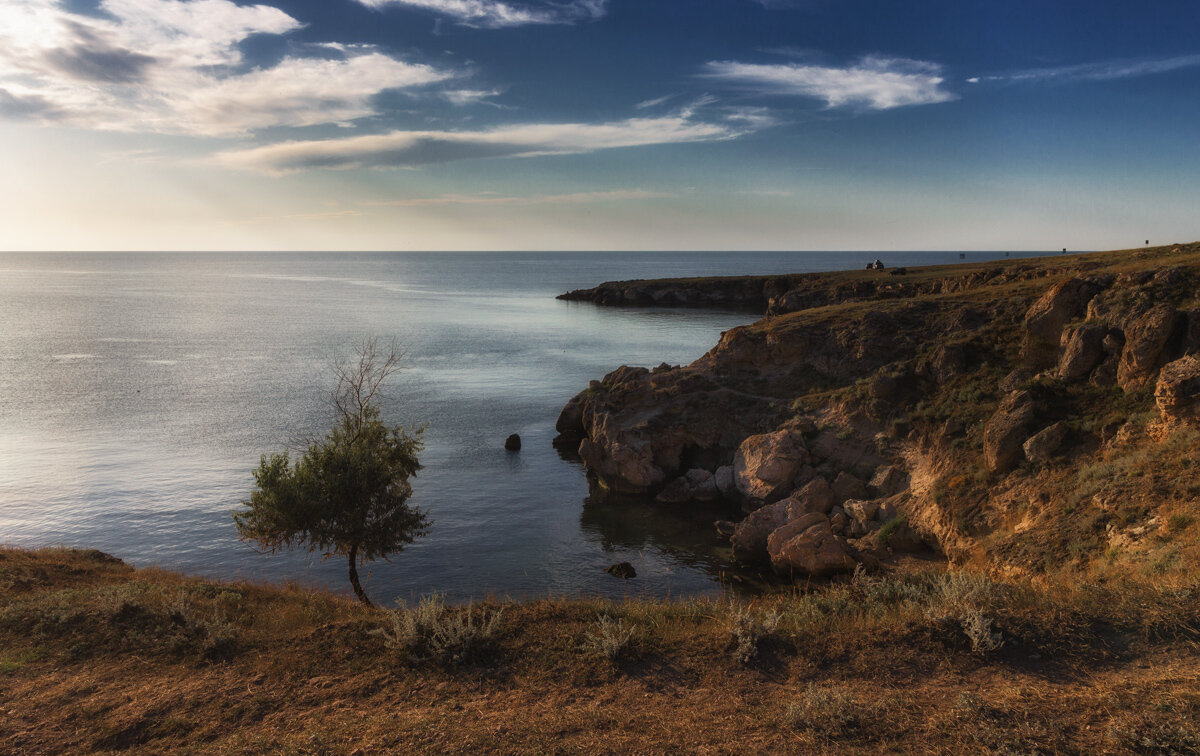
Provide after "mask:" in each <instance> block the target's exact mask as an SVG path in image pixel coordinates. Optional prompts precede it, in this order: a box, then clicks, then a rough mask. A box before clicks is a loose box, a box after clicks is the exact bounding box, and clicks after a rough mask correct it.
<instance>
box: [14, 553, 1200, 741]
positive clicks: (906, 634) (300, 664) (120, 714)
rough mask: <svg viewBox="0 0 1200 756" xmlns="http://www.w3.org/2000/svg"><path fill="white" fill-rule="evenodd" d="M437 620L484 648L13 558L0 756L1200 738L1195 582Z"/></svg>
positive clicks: (861, 583)
mask: <svg viewBox="0 0 1200 756" xmlns="http://www.w3.org/2000/svg"><path fill="white" fill-rule="evenodd" d="M436 608H437V611H436V612H434V611H433V610H432V609H429V610H428V611H427V612H426V613H427V614H428V615H429V616H428V617H426V619H430V618H432V619H431V621H432V622H434V623H435V624H439V626H445V625H446V624H447V623H454V622H458V623H460V624H464V623H473V626H474V627H476V628H477V629H478V628H480V627H482V625H483V624H488V625H490V628H491V635H490V636H489V638H490V643H489V644H486V645H485V646H483V647H481V648H483V650H482V651H481V652H478V653H472V654H470V655H467V656H465V657H455V656H454V655H453V654H451V655H438V654H415V655H412V654H408V653H402V654H398V653H395V651H394V650H391V649H389V648H388V646H389V641H388V639H387V637H386V636H387V634H388V633H391V634H393V635H395V634H396V633H397V632H399V631H398V630H397V627H398V626H397V625H396V624H394V623H395V622H396V621H397V620H396V619H395V617H397V616H398V615H394V614H389V613H386V612H372V611H369V610H366V609H363V608H362V607H360V606H358V605H357V604H355V603H353V602H351V601H348V600H343V599H340V598H337V597H334V596H330V595H328V594H324V593H319V592H309V591H303V590H299V589H296V588H271V587H265V586H258V585H250V584H244V583H237V584H220V583H211V582H206V581H200V580H193V579H188V578H184V577H181V576H178V575H174V574H172V573H167V572H161V571H155V570H139V571H134V570H132V569H130V568H128V567H126V566H124V565H122V564H120V563H116V562H112V561H107V560H104V559H102V558H101V557H98V556H97V555H95V554H88V553H86V552H70V551H62V550H52V551H40V552H28V551H18V550H0V643H2V646H0V647H2V649H3V650H2V651H0V714H2V715H3V716H0V751H4V752H12V753H93V752H115V751H124V752H134V753H142V752H144V753H160V752H178V751H183V752H206V753H208V752H210V753H228V752H249V753H277V752H284V753H352V752H355V751H356V750H359V749H361V752H363V753H370V752H413V751H416V752H471V753H480V752H485V753H525V752H548V753H573V752H583V751H586V752H595V751H601V752H642V753H647V752H649V753H666V752H777V753H823V752H830V751H831V750H836V751H838V752H862V753H884V752H905V753H912V752H921V753H979V752H988V751H989V750H990V751H991V752H1013V753H1018V752H1019V753H1032V752H1043V753H1100V752H1114V753H1121V752H1128V753H1170V752H1172V749H1174V752H1178V753H1194V752H1195V736H1194V733H1195V732H1196V730H1195V723H1196V718H1197V716H1200V653H1197V650H1196V648H1195V639H1196V637H1197V633H1198V632H1200V592H1198V591H1195V590H1193V589H1190V588H1187V587H1185V586H1174V587H1170V588H1167V587H1155V586H1153V585H1150V584H1146V583H1136V584H1134V583H1122V584H1119V585H1118V584H1110V585H1077V586H1073V587H1072V586H1055V585H1049V584H1033V583H1029V582H1023V583H1007V582H1000V581H995V580H992V579H989V578H987V577H984V576H980V575H968V574H961V573H950V574H941V575H937V574H913V575H908V576H896V577H869V576H865V575H859V576H857V577H856V578H855V579H854V580H853V581H850V582H848V583H845V584H840V585H831V586H827V587H824V588H822V589H819V590H814V591H811V592H796V593H794V594H790V595H783V596H774V597H764V598H761V599H759V600H758V601H756V602H754V603H753V604H752V605H747V604H745V603H741V602H731V601H729V600H712V601H709V600H686V601H681V602H672V603H662V602H651V601H630V602H625V603H612V602H607V601H602V600H597V599H578V600H546V601H535V602H529V603H520V604H509V605H505V606H495V605H486V606H475V607H445V606H441V605H439V606H437V607H436ZM499 610H503V614H502V619H500V620H495V621H494V622H491V621H488V622H486V623H485V619H486V618H490V617H496V616H501V615H499ZM417 611H418V612H419V611H421V610H420V608H419V607H418V609H417ZM972 616H980V617H984V618H986V619H987V622H988V632H989V633H996V634H998V637H999V638H1001V639H1002V640H1003V646H1002V647H999V648H992V649H982V650H981V649H980V648H978V647H977V646H978V644H977V643H976V642H975V639H974V638H973V637H972V635H971V633H972V631H971V629H970V627H971V626H970V621H969V620H964V618H969V617H972ZM599 617H604V618H605V620H604V627H607V628H608V630H607V635H606V636H605V637H606V638H608V640H606V641H605V642H604V644H603V647H604V648H616V646H621V648H620V649H619V651H618V652H616V653H613V654H611V655H610V654H608V653H605V652H603V649H601V653H597V646H596V643H597V641H596V638H597V637H599V636H600V635H602V634H604V633H605V632H606V631H604V630H603V629H602V628H601V623H600V620H598V618H599ZM472 618H473V619H472ZM400 622H401V624H400V625H399V627H400V628H401V629H403V628H404V627H406V625H405V624H404V622H405V621H404V620H400ZM768 625H769V626H770V627H768ZM747 627H748V628H750V630H746V628H747ZM739 628H740V629H741V631H742V632H743V633H744V634H747V637H749V636H751V635H753V636H755V638H756V641H755V648H756V649H757V652H756V653H755V654H753V655H752V656H751V658H750V659H749V660H748V663H743V659H742V658H739V657H738V655H737V654H736V653H731V651H736V646H737V633H736V632H735V631H736V630H738V629H739ZM751 631H754V632H751ZM408 637H409V636H405V638H408ZM397 642H398V641H397V639H396V638H393V639H392V642H391V645H393V646H394V647H395V646H396V645H397ZM402 645H403V646H404V648H405V649H408V648H411V646H410V645H408V641H407V640H406V641H405V643H404V644H402ZM218 649H219V651H218ZM1188 749H1192V750H1188Z"/></svg>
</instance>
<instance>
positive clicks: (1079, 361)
mask: <svg viewBox="0 0 1200 756" xmlns="http://www.w3.org/2000/svg"><path fill="white" fill-rule="evenodd" d="M1107 335H1108V328H1107V327H1105V326H1103V325H1100V324H1099V323H1085V324H1084V325H1081V326H1080V327H1078V328H1076V329H1074V330H1072V331H1071V332H1070V334H1069V335H1066V339H1065V341H1066V347H1065V348H1064V349H1063V355H1062V358H1061V359H1059V361H1058V375H1059V377H1060V378H1062V379H1063V380H1064V381H1068V382H1075V381H1078V380H1082V379H1083V378H1086V377H1087V376H1088V374H1089V373H1091V372H1092V371H1093V370H1094V369H1095V368H1096V366H1097V365H1099V364H1100V363H1101V362H1103V361H1104V337H1105V336H1107Z"/></svg>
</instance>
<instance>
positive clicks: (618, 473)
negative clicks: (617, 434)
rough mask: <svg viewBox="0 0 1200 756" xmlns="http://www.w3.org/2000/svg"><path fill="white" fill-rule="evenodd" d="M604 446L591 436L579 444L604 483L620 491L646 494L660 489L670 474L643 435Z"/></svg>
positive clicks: (611, 442)
mask: <svg viewBox="0 0 1200 756" xmlns="http://www.w3.org/2000/svg"><path fill="white" fill-rule="evenodd" d="M604 446H606V447H607V453H605V450H604V447H603V446H601V445H600V444H598V443H596V442H595V441H593V440H592V439H590V438H585V439H583V441H581V442H580V443H579V456H580V457H582V458H583V461H584V464H586V465H587V466H588V467H589V468H590V469H592V470H594V471H595V472H596V473H597V476H598V478H599V480H600V482H601V484H602V485H604V486H605V487H606V488H608V489H610V490H613V491H616V492H617V493H642V492H644V491H647V490H649V489H653V488H657V487H658V486H660V485H662V483H663V481H664V480H665V479H666V477H667V476H666V474H665V473H664V472H663V471H662V469H661V468H660V467H658V465H656V464H654V447H653V446H652V445H651V444H650V442H649V441H647V440H645V439H641V438H623V439H621V440H619V441H617V440H614V441H610V442H609V443H607V444H605V445H604Z"/></svg>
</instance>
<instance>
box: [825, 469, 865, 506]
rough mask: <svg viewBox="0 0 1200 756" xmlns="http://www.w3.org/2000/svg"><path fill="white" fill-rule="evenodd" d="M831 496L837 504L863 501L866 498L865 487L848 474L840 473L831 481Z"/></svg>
mask: <svg viewBox="0 0 1200 756" xmlns="http://www.w3.org/2000/svg"><path fill="white" fill-rule="evenodd" d="M833 496H834V498H835V499H836V500H837V501H838V502H843V501H845V500H846V499H865V498H867V487H866V486H865V485H863V482H862V481H861V480H859V479H858V478H856V477H855V476H853V475H851V474H850V473H848V472H840V473H838V476H837V478H835V479H834V481H833Z"/></svg>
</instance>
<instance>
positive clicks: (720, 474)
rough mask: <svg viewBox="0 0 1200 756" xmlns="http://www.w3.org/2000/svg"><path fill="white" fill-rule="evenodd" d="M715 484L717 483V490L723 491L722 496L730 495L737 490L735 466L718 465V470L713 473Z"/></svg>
mask: <svg viewBox="0 0 1200 756" xmlns="http://www.w3.org/2000/svg"><path fill="white" fill-rule="evenodd" d="M713 484H714V485H716V487H717V490H718V491H720V492H721V495H722V496H728V495H729V494H731V493H733V491H734V490H735V489H734V486H733V466H732V465H721V466H720V467H718V468H717V471H716V472H715V473H713Z"/></svg>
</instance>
